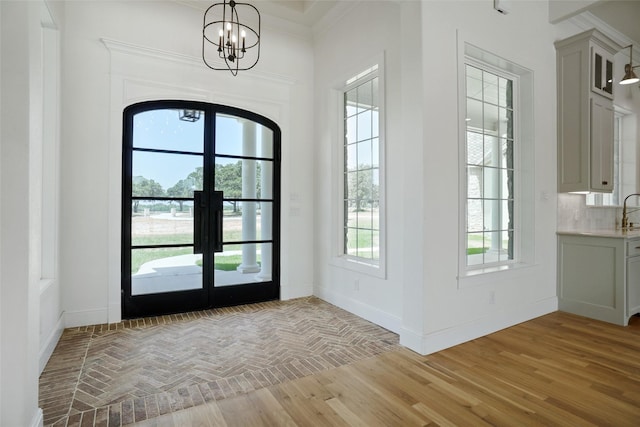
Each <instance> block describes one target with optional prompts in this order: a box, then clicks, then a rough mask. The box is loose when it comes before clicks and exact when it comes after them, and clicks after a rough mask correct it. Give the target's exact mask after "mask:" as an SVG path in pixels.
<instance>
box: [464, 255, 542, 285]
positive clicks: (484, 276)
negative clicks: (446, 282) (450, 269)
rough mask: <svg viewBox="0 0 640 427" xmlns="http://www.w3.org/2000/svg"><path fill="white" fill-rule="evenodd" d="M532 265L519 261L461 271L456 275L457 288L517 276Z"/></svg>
mask: <svg viewBox="0 0 640 427" xmlns="http://www.w3.org/2000/svg"><path fill="white" fill-rule="evenodd" d="M534 267H536V265H535V264H527V263H524V262H520V263H514V264H506V265H497V266H493V267H484V268H477V269H473V270H467V271H463V272H461V273H460V274H459V275H458V289H462V288H469V287H473V286H480V285H484V284H487V283H494V282H495V281H496V280H497V279H499V280H508V279H512V278H517V277H519V276H521V275H522V274H524V273H525V272H527V271H528V270H529V269H531V268H534Z"/></svg>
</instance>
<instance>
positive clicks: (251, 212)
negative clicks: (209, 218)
mask: <svg viewBox="0 0 640 427" xmlns="http://www.w3.org/2000/svg"><path fill="white" fill-rule="evenodd" d="M223 209H224V217H223V224H224V225H223V227H224V230H223V233H222V241H223V243H230V242H240V241H253V240H271V239H272V234H271V233H272V231H271V228H272V226H271V225H272V223H273V218H272V212H273V203H271V202H229V201H226V202H224V203H223ZM234 209H236V210H235V211H234Z"/></svg>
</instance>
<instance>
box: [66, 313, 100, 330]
mask: <svg viewBox="0 0 640 427" xmlns="http://www.w3.org/2000/svg"><path fill="white" fill-rule="evenodd" d="M108 318H109V313H108V310H107V309H106V308H102V309H95V310H80V311H66V312H65V313H64V326H65V328H75V327H78V326H88V325H101V324H104V323H107V322H108Z"/></svg>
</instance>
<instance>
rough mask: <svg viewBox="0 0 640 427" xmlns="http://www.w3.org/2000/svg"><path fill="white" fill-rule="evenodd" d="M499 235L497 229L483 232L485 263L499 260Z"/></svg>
mask: <svg viewBox="0 0 640 427" xmlns="http://www.w3.org/2000/svg"><path fill="white" fill-rule="evenodd" d="M501 235H502V233H501V232H499V231H491V232H488V233H484V247H485V248H486V252H485V254H484V262H485V263H490V262H498V261H500V246H501V240H500V239H501Z"/></svg>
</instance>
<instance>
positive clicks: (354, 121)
mask: <svg viewBox="0 0 640 427" xmlns="http://www.w3.org/2000/svg"><path fill="white" fill-rule="evenodd" d="M357 126H358V116H352V117H349V118H348V119H347V121H346V131H345V132H346V135H345V137H346V139H347V141H346V143H347V144H353V143H354V142H357V141H358V139H357V136H358V127H357Z"/></svg>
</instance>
